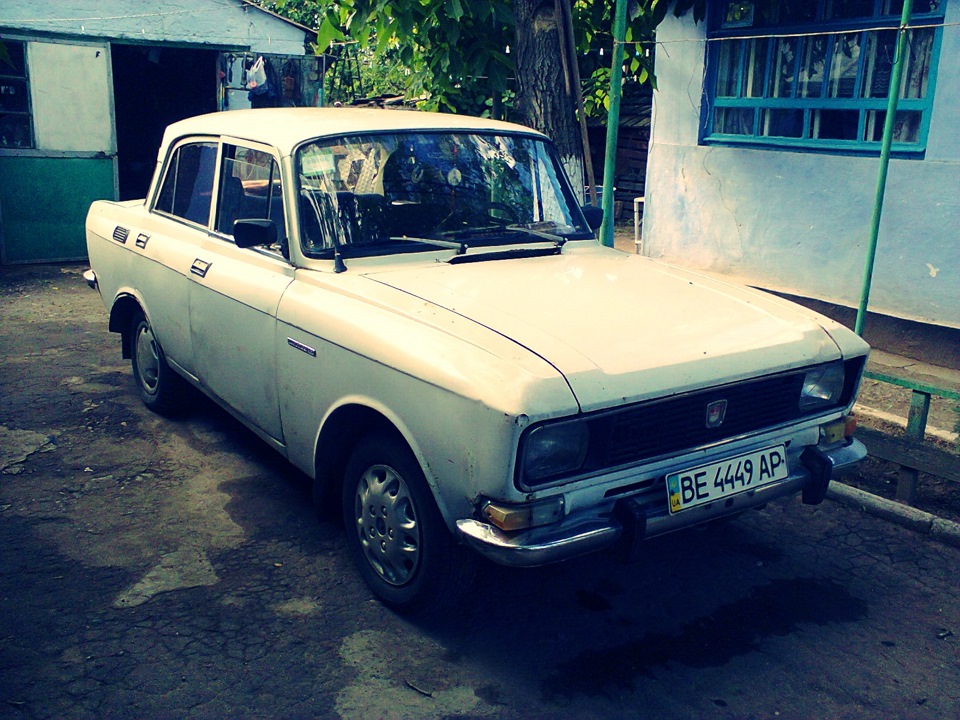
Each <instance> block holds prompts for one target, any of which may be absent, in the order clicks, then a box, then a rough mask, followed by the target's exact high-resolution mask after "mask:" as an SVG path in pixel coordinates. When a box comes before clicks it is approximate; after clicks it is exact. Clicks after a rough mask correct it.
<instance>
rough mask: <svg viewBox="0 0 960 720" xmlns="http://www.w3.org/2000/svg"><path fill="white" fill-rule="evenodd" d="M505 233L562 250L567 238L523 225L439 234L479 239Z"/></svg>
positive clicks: (470, 229) (494, 226)
mask: <svg viewBox="0 0 960 720" xmlns="http://www.w3.org/2000/svg"><path fill="white" fill-rule="evenodd" d="M505 232H507V233H520V234H522V235H530V236H531V237H535V238H540V239H541V240H549V241H550V242H552V243H553V244H554V245H556V246H557V247H558V248H562V247H563V246H564V245H565V244H566V242H567V238H565V237H563V236H561V235H554V234H553V233H548V232H545V231H543V230H534V229H533V228H528V227H524V226H523V225H491V226H488V227H482V228H468V229H465V230H451V231H448V232H445V233H441V234H442V235H445V236H447V237H462V238H468V237H469V238H480V237H483V236H485V235H486V236H489V235H502V234H503V233H505Z"/></svg>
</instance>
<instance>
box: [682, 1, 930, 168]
mask: <svg viewBox="0 0 960 720" xmlns="http://www.w3.org/2000/svg"><path fill="white" fill-rule="evenodd" d="M945 4H946V0H915V2H914V5H913V19H912V21H911V24H910V25H911V29H909V30H908V31H907V33H908V35H907V40H908V50H907V56H906V64H905V65H904V71H903V80H902V82H901V86H900V101H899V104H898V108H897V117H896V123H895V126H894V136H893V150H894V151H895V152H897V153H900V154H922V153H923V151H924V150H925V148H926V140H927V130H928V128H929V125H930V109H931V107H932V105H933V93H934V85H935V81H936V68H937V59H938V57H939V53H940V41H941V35H942V28H941V27H940V26H941V25H942V23H943V17H944V6H945ZM902 9H903V0H756V1H755V2H728V1H727V0H713V2H712V3H711V5H710V12H709V15H708V30H707V32H708V39H709V42H708V44H707V45H708V48H707V73H706V84H705V101H706V102H705V105H704V111H703V113H702V126H701V138H702V141H703V142H704V143H706V144H712V143H722V144H738V145H753V146H761V147H763V146H769V147H777V148H796V149H803V150H822V151H839V152H855V153H858V152H859V153H877V152H879V150H880V141H881V139H882V134H883V125H884V120H885V117H886V107H887V93H888V89H889V86H890V72H891V68H892V67H893V58H894V53H895V50H896V44H897V33H898V28H899V25H900V14H901V12H902Z"/></svg>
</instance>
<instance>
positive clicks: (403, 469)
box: [343, 434, 476, 614]
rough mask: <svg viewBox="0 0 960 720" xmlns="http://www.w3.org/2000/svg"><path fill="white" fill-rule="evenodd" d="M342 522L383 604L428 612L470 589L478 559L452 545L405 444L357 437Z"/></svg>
mask: <svg viewBox="0 0 960 720" xmlns="http://www.w3.org/2000/svg"><path fill="white" fill-rule="evenodd" d="M343 488H344V490H343V520H344V528H345V532H346V537H347V545H348V546H349V547H350V551H351V554H352V555H353V559H354V562H355V563H356V565H357V569H358V570H359V572H360V575H361V576H362V577H363V579H364V581H365V582H366V583H367V585H368V586H369V587H370V589H371V590H372V591H373V593H374V595H376V596H377V598H379V599H380V600H381V601H382V602H383V603H384V604H385V605H388V606H389V607H391V608H393V609H394V610H396V611H398V612H402V613H410V614H413V613H426V612H429V611H432V610H438V609H441V608H443V607H446V606H449V605H452V604H453V603H454V602H455V601H456V600H457V599H459V598H460V597H461V596H462V595H463V594H464V593H465V592H466V591H467V590H468V589H469V586H470V583H471V581H472V580H473V577H474V574H475V567H476V562H475V561H476V557H475V556H474V555H472V554H471V553H469V552H468V551H467V550H466V549H464V548H463V547H460V546H459V545H457V543H456V542H455V540H454V538H453V536H452V535H451V534H450V531H449V530H448V529H447V526H446V524H445V523H444V522H443V518H442V517H441V515H440V511H439V510H438V509H437V505H436V503H435V502H434V500H433V495H432V494H431V493H430V489H429V487H428V486H427V482H426V480H425V479H424V476H423V472H422V470H421V469H420V465H419V464H418V463H417V461H416V458H414V456H413V453H412V452H411V451H410V449H409V448H408V447H407V445H406V443H404V442H403V440H401V439H400V438H398V437H396V436H394V435H391V434H375V435H368V436H367V437H365V438H362V439H361V440H360V442H359V443H357V445H356V447H355V448H354V450H353V452H352V454H351V456H350V460H349V461H348V462H347V466H346V471H345V473H344V486H343Z"/></svg>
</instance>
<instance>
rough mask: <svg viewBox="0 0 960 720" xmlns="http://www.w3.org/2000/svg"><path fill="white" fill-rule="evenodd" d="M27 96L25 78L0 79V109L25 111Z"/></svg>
mask: <svg viewBox="0 0 960 720" xmlns="http://www.w3.org/2000/svg"><path fill="white" fill-rule="evenodd" d="M28 97H29V96H28V94H27V81H26V80H13V79H11V78H2V79H0V110H7V111H10V112H27V111H28V110H29V109H30V104H29V102H28Z"/></svg>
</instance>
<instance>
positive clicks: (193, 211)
mask: <svg viewBox="0 0 960 720" xmlns="http://www.w3.org/2000/svg"><path fill="white" fill-rule="evenodd" d="M216 167H217V144H216V143H208V142H204V143H191V144H189V145H182V146H180V147H178V148H177V149H176V150H175V151H174V153H173V155H172V156H171V157H170V160H169V162H168V163H167V170H166V175H164V178H163V184H162V185H161V186H160V193H159V195H158V196H157V202H156V204H155V205H154V210H157V211H159V212H162V213H167V214H169V215H174V216H176V217H179V218H183V219H184V220H189V221H190V222H195V223H197V224H198V225H203V226H206V225H207V223H208V221H209V218H210V201H211V198H212V197H213V175H214V171H215V170H216Z"/></svg>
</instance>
